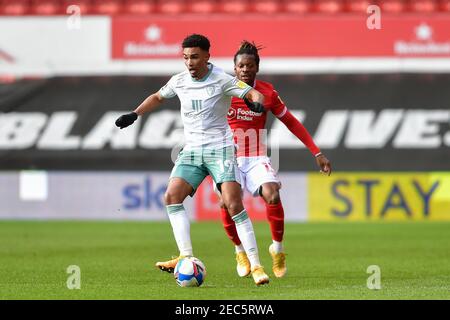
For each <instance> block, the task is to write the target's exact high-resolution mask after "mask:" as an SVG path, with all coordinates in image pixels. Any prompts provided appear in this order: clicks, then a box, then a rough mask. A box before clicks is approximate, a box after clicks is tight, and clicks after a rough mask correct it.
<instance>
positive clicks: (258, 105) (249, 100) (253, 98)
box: [244, 89, 264, 113]
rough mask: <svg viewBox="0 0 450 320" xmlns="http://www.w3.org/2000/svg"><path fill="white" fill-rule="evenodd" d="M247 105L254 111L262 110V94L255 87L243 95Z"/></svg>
mask: <svg viewBox="0 0 450 320" xmlns="http://www.w3.org/2000/svg"><path fill="white" fill-rule="evenodd" d="M244 102H245V104H246V105H247V107H248V108H249V109H250V110H252V111H254V112H258V113H259V112H263V111H264V96H263V95H262V94H261V93H260V92H259V91H258V90H255V89H251V90H250V91H249V92H247V94H246V95H245V97H244Z"/></svg>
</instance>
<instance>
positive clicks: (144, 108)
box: [116, 91, 164, 129]
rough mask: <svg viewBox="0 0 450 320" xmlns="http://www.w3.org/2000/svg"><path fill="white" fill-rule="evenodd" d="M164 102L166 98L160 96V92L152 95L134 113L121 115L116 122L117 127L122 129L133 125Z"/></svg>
mask: <svg viewBox="0 0 450 320" xmlns="http://www.w3.org/2000/svg"><path fill="white" fill-rule="evenodd" d="M163 101H164V98H163V97H162V96H161V95H160V93H159V91H158V92H156V93H154V94H152V95H150V96H149V97H148V98H147V99H145V100H144V101H143V102H142V103H141V104H140V105H139V106H138V107H137V108H136V109H135V110H134V111H133V112H130V113H127V114H124V115H121V116H120V117H119V118H118V119H117V120H116V126H118V127H119V128H120V129H123V128H126V127H128V126H130V125H132V124H133V123H134V122H135V121H136V120H137V118H138V116H141V115H143V114H144V113H146V112H150V111H152V110H153V109H155V108H156V107H157V106H159V105H160V104H161V103H162V102H163Z"/></svg>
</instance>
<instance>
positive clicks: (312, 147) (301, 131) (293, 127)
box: [278, 108, 331, 175]
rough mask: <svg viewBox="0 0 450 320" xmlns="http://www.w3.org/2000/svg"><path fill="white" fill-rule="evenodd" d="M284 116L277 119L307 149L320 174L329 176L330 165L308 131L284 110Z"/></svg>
mask: <svg viewBox="0 0 450 320" xmlns="http://www.w3.org/2000/svg"><path fill="white" fill-rule="evenodd" d="M285 110H286V111H285V112H284V114H283V115H282V116H281V117H279V118H278V119H280V121H281V122H283V123H284V125H285V126H286V127H287V128H288V129H289V131H291V132H292V133H293V134H294V135H295V136H296V137H297V138H298V139H299V140H300V141H301V142H303V144H304V145H305V146H306V147H307V148H308V149H309V151H310V152H311V153H312V154H313V155H314V156H315V158H316V162H317V165H318V166H319V168H320V172H322V173H326V174H328V175H330V174H331V163H330V161H329V160H328V159H327V158H326V157H325V156H324V155H323V154H322V152H321V151H320V149H319V147H318V146H316V144H315V143H314V140H313V138H312V137H311V135H310V134H309V132H308V130H306V128H305V127H304V126H303V124H302V123H301V122H300V121H298V120H297V118H295V117H294V115H293V114H292V113H290V112H289V110H287V109H286V108H285Z"/></svg>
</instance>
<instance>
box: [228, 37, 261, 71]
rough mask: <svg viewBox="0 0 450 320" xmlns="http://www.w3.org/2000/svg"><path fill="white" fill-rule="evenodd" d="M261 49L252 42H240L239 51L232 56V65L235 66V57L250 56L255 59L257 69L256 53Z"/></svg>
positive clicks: (257, 55)
mask: <svg viewBox="0 0 450 320" xmlns="http://www.w3.org/2000/svg"><path fill="white" fill-rule="evenodd" d="M262 48H263V47H261V46H257V45H256V44H255V43H254V42H249V41H247V40H244V41H242V42H241V46H240V47H239V50H238V51H237V52H236V54H235V55H234V64H236V60H237V56H238V55H240V54H250V55H253V56H254V57H255V62H256V65H257V66H258V67H259V54H258V51H259V50H261V49H262Z"/></svg>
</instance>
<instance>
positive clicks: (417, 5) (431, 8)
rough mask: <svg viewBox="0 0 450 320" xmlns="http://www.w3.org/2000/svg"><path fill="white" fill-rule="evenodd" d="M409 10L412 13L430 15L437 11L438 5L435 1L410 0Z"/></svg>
mask: <svg viewBox="0 0 450 320" xmlns="http://www.w3.org/2000/svg"><path fill="white" fill-rule="evenodd" d="M410 9H411V11H413V12H420V13H431V12H435V11H438V10H439V9H438V3H437V2H436V1H435V0H412V1H411V2H410Z"/></svg>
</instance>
